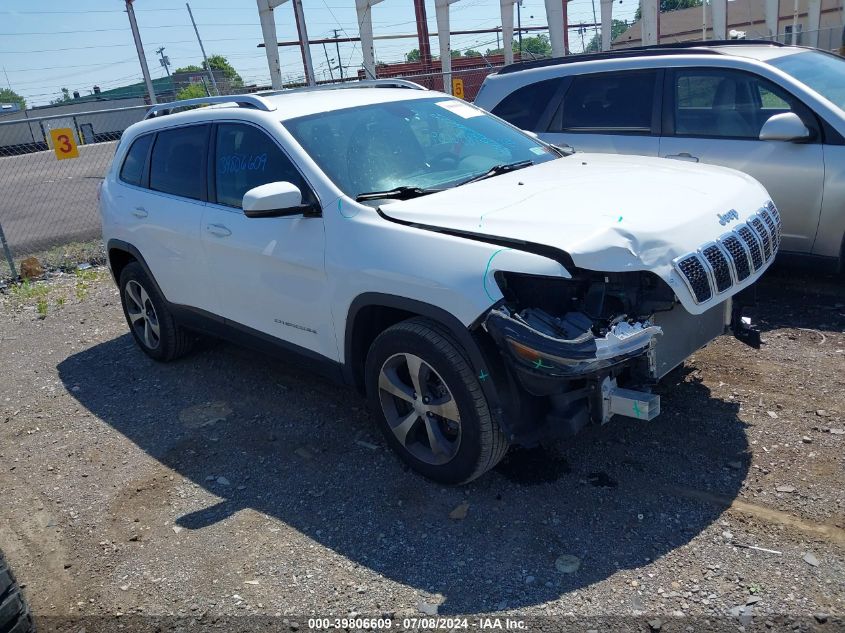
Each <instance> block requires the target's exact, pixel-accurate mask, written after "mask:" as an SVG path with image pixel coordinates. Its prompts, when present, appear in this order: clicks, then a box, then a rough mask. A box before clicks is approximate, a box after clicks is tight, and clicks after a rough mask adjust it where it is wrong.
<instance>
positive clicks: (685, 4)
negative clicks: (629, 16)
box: [634, 0, 702, 20]
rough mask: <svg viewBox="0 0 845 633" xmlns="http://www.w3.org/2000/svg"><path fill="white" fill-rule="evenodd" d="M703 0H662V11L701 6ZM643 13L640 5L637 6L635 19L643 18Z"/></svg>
mask: <svg viewBox="0 0 845 633" xmlns="http://www.w3.org/2000/svg"><path fill="white" fill-rule="evenodd" d="M701 1H702V0H660V13H668V12H669V11H678V10H679V9H689V8H691V7H700V6H701ZM642 17H643V13H642V11H641V10H640V7H637V12H636V13H635V14H634V20H641V19H642Z"/></svg>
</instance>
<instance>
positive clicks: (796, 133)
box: [760, 112, 810, 141]
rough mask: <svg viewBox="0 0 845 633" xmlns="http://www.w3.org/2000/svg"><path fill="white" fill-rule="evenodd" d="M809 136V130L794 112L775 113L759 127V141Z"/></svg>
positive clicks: (788, 139) (801, 139)
mask: <svg viewBox="0 0 845 633" xmlns="http://www.w3.org/2000/svg"><path fill="white" fill-rule="evenodd" d="M808 138H810V130H808V129H807V126H806V125H804V122H803V121H802V120H801V117H799V116H798V115H797V114H795V113H794V112H784V113H783V114H775V115H774V116H772V117H770V118H769V120H768V121H766V122H765V123H764V124H763V127H762V128H760V140H761V141H803V140H806V139H808Z"/></svg>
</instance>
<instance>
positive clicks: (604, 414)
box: [482, 271, 729, 442]
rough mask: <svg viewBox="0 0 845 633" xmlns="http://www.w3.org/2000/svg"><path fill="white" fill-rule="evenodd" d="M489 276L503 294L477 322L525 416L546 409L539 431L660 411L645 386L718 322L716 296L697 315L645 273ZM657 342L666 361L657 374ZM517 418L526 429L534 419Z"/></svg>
mask: <svg viewBox="0 0 845 633" xmlns="http://www.w3.org/2000/svg"><path fill="white" fill-rule="evenodd" d="M496 281H497V283H498V284H499V287H500V289H501V291H502V295H503V297H504V298H503V300H502V301H500V302H499V303H498V304H497V305H496V306H494V308H493V309H492V310H491V311H490V312H489V313H488V314H487V316H486V318H485V320H484V321H483V323H482V325H483V327H484V329H485V330H486V331H487V332H488V333H489V334H490V336H491V338H492V339H493V341H494V342H495V343H496V344H497V346H498V348H499V350H500V352H501V355H502V356H503V357H504V359H505V364H506V366H507V368H508V370H509V372H510V373H511V375H512V376H513V377H514V378H515V379H516V380H517V381H518V382H519V384H520V385H521V387H522V388H523V389H524V391H526V392H527V393H528V394H530V396H529V399H532V400H533V401H534V402H533V404H532V408H533V412H532V416H537V415H538V414H540V415H544V416H545V423H544V424H541V426H545V427H546V432H545V433H543V434H554V432H555V431H558V432H562V433H563V434H565V435H568V434H574V433H576V432H577V431H578V430H580V428H582V427H583V426H584V425H585V424H586V423H587V422H588V421H590V420H591V419H592V420H593V421H595V422H597V423H604V422H607V421H608V420H609V419H610V417H611V416H612V415H614V414H621V415H626V416H629V417H635V418H638V419H652V418H653V417H654V416H656V415H657V414H658V413H659V410H660V409H659V397H658V396H655V395H652V394H651V393H650V387H651V386H652V385H653V384H655V383H656V382H657V380H658V379H659V377H660V376H661V375H662V374H663V373H665V371H668V369H671V367H674V366H675V365H676V364H677V363H678V362H682V360H683V359H684V358H686V357H687V356H688V355H689V354H691V353H693V352H695V351H696V350H697V349H698V348H699V347H701V346H702V345H704V344H706V343H707V342H709V341H710V340H712V339H713V338H715V337H716V336H718V335H719V334H721V333H723V332H724V329H725V325H726V320H725V315H724V311H725V309H726V308H725V304H722V305H720V306H719V307H718V309H717V310H715V311H714V312H713V313H712V314H710V315H707V316H706V318H702V317H704V315H699V316H695V315H691V314H689V313H688V312H687V311H686V310H685V309H684V308H683V306H681V305H680V304H679V303H678V301H677V298H676V297H675V294H674V292H673V291H672V289H671V288H670V287H669V286H668V284H666V283H665V282H664V281H663V280H662V279H660V278H659V277H657V276H656V275H654V274H652V273H649V272H631V273H595V272H590V271H578V273H577V274H576V275H574V276H573V278H572V279H561V278H551V277H540V276H536V275H525V274H520V273H510V272H500V273H497V275H496ZM727 303H728V304H729V302H727ZM670 316H671V318H668V317H670ZM661 317H663V318H664V319H665V322H666V323H668V324H669V325H670V327H669V331H665V330H664V327H662V326H661V324H660V319H661ZM696 330H698V331H700V333H699V334H697V335H695V336H692V337H690V336H689V335H688V332H691V331H696ZM667 335H668V336H667ZM664 345H665V347H666V349H668V350H669V351H670V353H671V355H672V358H673V361H672V364H671V367H668V368H667V369H666V370H665V371H662V372H660V373H658V363H657V361H656V358H657V356H656V350H657V348H658V347H663V346H664ZM664 365H666V363H665V362H664ZM623 385H624V387H623ZM523 423H524V424H525V429H526V431H529V429H531V427H533V426H537V420H536V417H535V419H534V422H533V424H532V423H531V422H529V421H527V420H524V421H523ZM530 432H532V433H533V432H534V431H533V430H531V431H530ZM522 441H523V442H524V441H525V438H523V439H522Z"/></svg>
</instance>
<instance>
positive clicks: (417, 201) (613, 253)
mask: <svg viewBox="0 0 845 633" xmlns="http://www.w3.org/2000/svg"><path fill="white" fill-rule="evenodd" d="M768 200H769V196H768V194H767V192H766V190H765V189H764V188H763V186H762V185H760V183H758V182H757V181H756V180H754V179H753V178H751V177H750V176H747V175H745V174H743V173H740V172H738V171H735V170H732V169H727V168H724V167H716V166H709V165H698V164H689V163H684V162H680V161H673V160H669V159H664V158H646V157H633V156H617V155H605V154H575V155H573V156H570V157H567V158H561V159H558V160H553V161H549V162H546V163H542V164H540V165H535V166H533V167H528V168H526V169H521V170H518V171H515V172H511V173H508V174H503V175H501V176H495V177H493V178H489V179H486V180H482V181H479V182H475V183H471V184H468V185H464V186H461V187H456V188H453V189H449V190H446V191H443V192H440V193H436V194H431V195H428V196H423V197H420V198H414V199H412V200H405V201H400V202H394V203H390V204H385V205H382V206H381V207H380V210H381V212H382V213H383V214H384V215H385V216H387V217H388V218H392V219H394V220H398V221H401V222H409V223H413V224H416V225H420V226H423V227H432V228H442V229H447V230H453V231H459V232H465V233H472V234H474V235H477V236H479V238H481V239H483V237H484V236H488V237H491V238H498V239H506V240H509V239H510V240H518V241H522V242H529V243H533V244H539V245H543V246H550V247H553V248H555V249H559V250H561V251H564V252H566V253H567V254H568V255H569V256H570V257H571V258H572V262H573V263H574V264H575V265H576V266H578V267H579V268H585V269H588V270H595V271H602V272H624V271H636V270H649V271H652V272H654V273H656V274H658V275H659V276H660V277H662V278H663V279H664V280H665V281H666V282H667V283H670V284H671V285H672V286H673V287H676V284H677V283H678V279H677V278H674V279H673V278H672V277H673V272H672V260H674V259H675V258H677V257H679V256H681V255H685V254H688V253H691V252H695V251H696V250H697V249H698V248H700V247H701V246H702V245H704V244H705V243H707V242H709V241H712V240H715V239H716V238H717V237H719V236H721V235H724V234H725V233H726V232H728V231H729V230H731V229H732V228H734V226H738V225H739V224H740V223H742V222H744V221H746V220H747V219H748V218H749V217H750V216H752V215H753V214H754V213H756V212H757V211H759V209H760V207H762V206H763V205H764V204H765V203H766V202H767V201H768ZM731 210H736V214H730V216H729V218H728V219H729V221H726V220H725V219H724V218H721V217H720V215H721V216H724V215H725V214H727V213H728V212H729V211H731ZM760 272H762V270H761V271H760ZM752 277H754V276H752ZM750 281H751V278H749V280H748V282H749V283H750ZM744 285H747V284H743V286H744ZM736 289H737V290H738V289H739V286H737V288H736ZM678 294H679V297H680V294H681V293H678ZM680 298H682V299H683V297H680ZM688 303H689V302H688V301H684V304H685V305H686V306H687V307H688V309H690V308H691V306H690V305H688ZM690 311H693V312H699V311H700V310H698V309H690Z"/></svg>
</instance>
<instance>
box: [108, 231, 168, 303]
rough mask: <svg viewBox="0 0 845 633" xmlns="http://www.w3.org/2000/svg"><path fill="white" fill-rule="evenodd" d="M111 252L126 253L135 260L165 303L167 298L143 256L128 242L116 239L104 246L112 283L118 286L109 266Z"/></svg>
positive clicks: (116, 278) (118, 279) (117, 278)
mask: <svg viewBox="0 0 845 633" xmlns="http://www.w3.org/2000/svg"><path fill="white" fill-rule="evenodd" d="M113 250H117V251H123V252H124V253H128V254H129V255H131V256H132V257H133V258H134V259H135V261H137V262H138V263H139V264H140V265H141V268H143V269H144V272H145V273H146V275H147V277H149V279H150V281H151V282H152V283H153V284H154V285H155V287H156V290H158V292H159V293H160V294H161V296H162V297H164V299H165V301H167V297H166V296H165V294H164V292H162V290H161V287H160V286H159V285H158V282H157V281H156V278H155V275H153V272H152V270H150V266H149V265H148V264H147V260H145V259H144V256H143V255H141V251H139V250H138V249H137V248H136V247H135V246H134V245H133V244H130V243H129V242H124V241H123V240H118V239H110V240H109V241H108V243H107V244H106V259H107V261H108V262H109V270H110V271H111V274H112V279H114V282H115V283H116V284H120V278H119V277H118V276H117V275H115V271H114V269H113V268H112V266H111V252H112V251H113Z"/></svg>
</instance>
